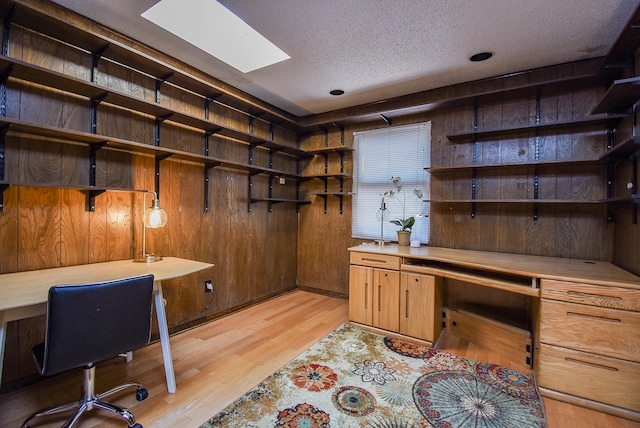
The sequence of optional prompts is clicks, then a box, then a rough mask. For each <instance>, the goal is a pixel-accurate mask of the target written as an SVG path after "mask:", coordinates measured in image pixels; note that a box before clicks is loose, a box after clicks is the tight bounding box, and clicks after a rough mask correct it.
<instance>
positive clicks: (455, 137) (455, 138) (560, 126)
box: [425, 93, 637, 220]
mask: <svg viewBox="0 0 640 428" xmlns="http://www.w3.org/2000/svg"><path fill="white" fill-rule="evenodd" d="M609 97H611V95H605V97H604V98H605V99H607V98H609ZM601 104H602V103H601ZM625 109H626V108H625ZM596 110H597V111H596ZM623 110H624V109H623ZM623 110H616V111H614V112H612V111H610V109H606V108H605V109H594V111H593V112H592V115H590V116H587V117H584V118H579V119H576V120H567V121H559V122H552V123H542V122H541V118H542V112H541V101H540V93H538V94H536V111H535V123H532V124H524V125H519V126H507V127H502V128H489V129H478V128H479V127H478V104H477V103H476V104H474V115H473V121H474V122H473V124H472V129H471V130H470V131H467V132H460V133H451V134H448V135H447V138H448V139H449V141H451V142H452V143H454V144H473V149H472V150H473V153H472V156H473V157H472V160H471V161H472V163H471V164H470V165H448V166H433V167H430V168H426V169H425V170H426V171H428V172H430V173H432V174H436V175H437V174H442V173H454V174H456V173H467V174H470V175H471V179H470V184H469V195H470V198H468V199H467V198H465V199H447V200H442V199H431V200H428V201H426V202H430V203H436V204H438V203H447V204H455V203H464V204H471V216H472V217H473V218H475V215H476V212H475V206H476V204H477V203H478V204H523V203H524V204H533V207H534V209H533V218H534V220H537V218H538V211H537V208H536V207H537V205H538V204H607V203H612V201H613V199H612V197H605V198H598V199H586V200H580V199H566V198H557V199H541V198H539V194H540V191H539V186H540V182H541V179H540V177H541V176H544V174H545V171H549V168H556V167H559V166H567V165H569V166H579V165H585V166H590V165H598V164H600V165H608V164H610V162H611V161H612V160H613V159H618V158H619V157H620V156H626V155H628V154H630V153H632V152H633V151H634V147H637V142H636V140H635V138H633V139H631V141H627V142H625V143H623V144H622V145H621V146H619V147H618V146H616V147H615V148H611V150H609V151H608V152H607V153H605V154H604V155H603V156H601V157H599V158H597V159H575V160H543V159H541V156H540V153H541V151H542V142H541V138H542V135H544V133H547V132H549V131H553V132H555V133H558V132H561V133H562V132H576V131H580V130H585V131H588V130H591V129H603V131H606V132H607V135H608V136H609V138H608V140H609V142H610V144H612V141H613V138H612V136H613V134H614V131H615V129H616V127H617V126H618V124H619V123H620V121H621V120H623V119H624V118H625V117H626V115H625V114H620V113H621V112H622V111H623ZM596 113H597V114H596ZM522 136H529V138H533V141H534V142H533V144H534V146H533V148H532V149H533V157H534V159H533V160H532V161H524V162H505V163H493V164H481V163H479V162H478V157H479V156H478V152H479V149H480V145H481V144H483V143H484V142H491V141H497V140H504V139H510V138H514V137H522ZM523 170H524V171H526V173H527V174H528V175H529V176H530V177H531V179H532V187H531V188H532V189H533V192H532V193H533V194H532V195H531V197H527V198H517V197H516V198H509V197H506V198H503V199H496V198H488V199H486V198H485V199H482V198H477V186H478V183H477V180H478V179H477V173H479V172H481V171H482V172H485V173H497V171H503V172H504V173H506V174H507V175H509V174H510V171H515V173H517V174H519V175H520V174H522V173H523ZM551 171H553V170H551ZM610 177H612V173H611V171H610V168H609V172H608V173H607V177H604V178H603V180H607V181H606V182H607V189H608V191H607V194H608V196H611V195H612V189H613V184H612V181H611V179H610Z"/></svg>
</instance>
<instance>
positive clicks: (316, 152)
mask: <svg viewBox="0 0 640 428" xmlns="http://www.w3.org/2000/svg"><path fill="white" fill-rule="evenodd" d="M353 151H355V149H353V148H351V147H346V146H334V147H323V148H321V149H313V150H307V151H306V152H307V153H311V154H314V155H322V154H327V153H348V152H353Z"/></svg>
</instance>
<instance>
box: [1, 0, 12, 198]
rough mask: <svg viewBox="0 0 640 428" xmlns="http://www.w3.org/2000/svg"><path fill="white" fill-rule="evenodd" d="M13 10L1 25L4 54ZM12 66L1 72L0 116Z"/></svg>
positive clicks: (4, 53) (5, 112)
mask: <svg viewBox="0 0 640 428" xmlns="http://www.w3.org/2000/svg"><path fill="white" fill-rule="evenodd" d="M15 10H16V6H15V5H13V6H11V10H10V11H9V13H7V16H5V17H4V25H3V26H2V55H4V56H8V55H9V39H10V29H11V22H12V21H13V14H14V12H15ZM12 68H13V65H11V66H10V67H9V68H8V69H7V70H6V71H5V72H4V73H3V75H2V82H0V116H2V117H4V116H6V115H7V79H8V78H9V74H11V69H12ZM0 202H1V201H0Z"/></svg>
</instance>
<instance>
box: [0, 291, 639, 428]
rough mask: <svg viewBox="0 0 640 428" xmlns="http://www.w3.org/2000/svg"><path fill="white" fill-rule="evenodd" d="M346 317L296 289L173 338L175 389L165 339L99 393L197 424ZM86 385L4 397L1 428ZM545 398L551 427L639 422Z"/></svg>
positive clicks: (142, 413) (115, 420)
mask: <svg viewBox="0 0 640 428" xmlns="http://www.w3.org/2000/svg"><path fill="white" fill-rule="evenodd" d="M347 320H348V302H347V301H346V300H341V299H335V298H330V297H326V296H321V295H317V294H312V293H307V292H303V291H295V292H292V293H288V294H285V295H283V296H280V297H278V298H275V299H272V300H269V301H267V302H264V303H262V304H260V305H256V306H253V307H251V308H248V309H245V310H243V311H241V312H239V313H236V314H233V315H230V316H227V317H225V318H222V319H219V320H216V321H213V322H211V323H208V324H205V325H202V326H199V327H196V328H193V329H191V330H188V331H185V332H182V333H179V334H176V335H174V336H172V337H171V348H172V352H173V360H174V368H175V372H176V379H177V384H178V386H177V392H176V393H175V394H169V393H168V392H167V389H166V383H165V378H164V369H163V364H162V353H161V350H160V344H159V343H153V344H151V345H149V346H147V347H145V348H144V349H141V350H139V351H136V352H134V359H133V361H132V362H130V363H126V362H125V361H124V359H123V358H114V359H112V360H109V361H107V362H104V363H102V364H100V365H98V366H97V370H96V378H97V380H96V383H97V384H96V391H97V392H100V391H104V390H107V389H109V388H111V387H113V386H115V385H119V384H121V383H124V382H127V381H128V380H131V379H133V380H136V381H138V382H140V383H142V384H143V385H144V386H145V387H146V388H147V389H148V390H149V398H148V399H146V400H145V401H142V402H137V401H136V400H135V398H134V394H133V389H130V390H127V391H123V392H120V393H118V394H116V395H113V396H111V397H108V399H107V401H111V402H114V403H115V404H118V405H120V406H124V407H128V408H129V409H130V410H131V411H132V412H133V413H134V415H135V417H136V420H137V422H139V423H141V424H142V425H143V426H144V427H145V428H164V427H166V428H169V427H171V428H174V427H181V428H187V427H198V426H199V425H200V424H202V423H203V422H205V421H206V420H207V419H208V418H210V417H211V416H213V415H215V414H216V413H217V412H218V411H220V410H222V409H223V408H224V407H226V406H227V405H228V404H229V403H231V402H232V401H233V400H234V399H235V398H237V397H239V396H240V395H242V394H243V393H244V392H246V391H247V390H248V389H250V388H251V387H253V386H254V385H255V384H257V383H259V382H260V381H261V380H262V379H264V378H265V377H266V376H268V375H269V374H271V373H272V372H274V371H275V370H277V369H278V368H279V367H281V366H283V365H284V364H286V363H287V362H288V361H289V360H291V359H292V358H294V357H295V356H296V355H298V354H299V353H301V352H302V351H304V350H305V349H306V348H308V347H309V346H310V345H312V344H313V343H315V342H316V341H318V340H319V339H321V338H322V337H324V336H325V335H327V334H328V333H330V332H331V331H333V330H334V329H335V328H336V327H338V326H339V325H340V324H341V323H343V322H345V321H347ZM438 347H439V348H440V349H443V350H445V351H448V352H452V353H456V354H458V355H463V356H466V357H469V358H472V359H476V360H480V361H486V362H492V363H496V364H502V365H507V366H510V367H512V368H514V369H517V370H524V368H523V367H521V366H519V365H518V364H514V363H512V362H510V361H507V360H505V359H504V358H502V357H500V356H498V355H496V354H492V353H491V352H490V351H488V350H486V349H481V348H479V347H477V346H475V345H473V344H470V343H468V342H466V341H463V340H460V339H458V338H456V337H454V336H451V335H448V336H447V335H445V336H443V337H442V338H441V340H440V341H439V343H438ZM80 382H81V373H80V372H79V371H71V372H69V373H65V374H62V375H58V376H54V377H53V378H50V379H47V380H45V381H43V382H40V383H38V384H37V385H33V386H29V387H26V388H23V389H21V390H19V391H16V392H13V393H10V394H6V395H3V396H0V427H3V428H11V427H20V425H21V423H22V421H23V420H24V419H25V418H26V417H27V416H28V415H29V414H31V413H33V412H34V411H36V410H39V409H41V408H44V407H48V406H51V405H56V404H60V403H63V402H67V401H73V400H76V399H77V398H78V397H79V393H80V390H79V388H80ZM544 403H545V407H546V411H547V418H548V422H549V427H550V428H573V427H575V428H578V427H579V428H585V427H598V428H599V427H602V428H605V427H606V428H611V427H616V428H631V427H640V424H638V423H634V422H631V421H628V420H626V419H620V418H615V417H612V416H608V415H605V414H603V413H598V412H595V411H592V410H587V409H584V408H581V407H577V406H572V405H569V404H565V403H562V402H559V401H555V400H550V399H546V398H545V400H544ZM45 419H46V421H45ZM45 419H43V420H42V421H39V422H38V423H37V424H36V423H34V424H33V428H36V427H54V426H60V425H61V424H62V423H63V422H64V420H65V419H66V418H60V417H59V418H53V417H49V418H45ZM79 426H80V427H126V423H125V422H124V421H123V420H122V419H119V417H117V416H114V415H110V414H108V413H105V412H103V411H99V410H93V411H91V412H89V413H87V414H85V416H83V418H82V419H81V423H80V424H79Z"/></svg>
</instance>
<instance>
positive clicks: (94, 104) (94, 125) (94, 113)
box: [89, 92, 109, 134]
mask: <svg viewBox="0 0 640 428" xmlns="http://www.w3.org/2000/svg"><path fill="white" fill-rule="evenodd" d="M108 95H109V93H108V92H105V93H104V94H102V95H100V96H99V97H95V98H92V99H91V112H90V115H91V123H90V125H89V126H90V129H91V131H90V132H91V133H92V134H97V133H98V105H99V104H100V103H101V102H102V101H104V99H105V98H107V96H108Z"/></svg>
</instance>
